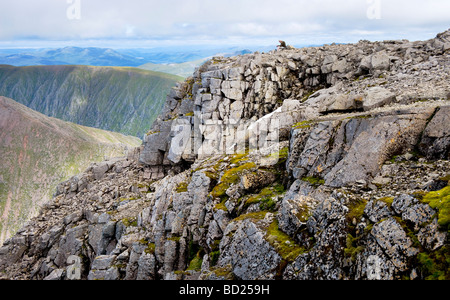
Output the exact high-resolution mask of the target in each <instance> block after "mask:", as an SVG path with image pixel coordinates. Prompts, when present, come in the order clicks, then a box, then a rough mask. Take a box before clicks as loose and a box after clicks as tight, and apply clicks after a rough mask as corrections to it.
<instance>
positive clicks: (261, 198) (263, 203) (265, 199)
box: [244, 183, 285, 211]
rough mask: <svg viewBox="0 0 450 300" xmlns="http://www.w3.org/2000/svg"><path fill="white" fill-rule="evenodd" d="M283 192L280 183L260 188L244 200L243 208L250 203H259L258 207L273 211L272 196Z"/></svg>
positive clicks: (274, 203) (274, 204) (283, 189)
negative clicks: (258, 191)
mask: <svg viewBox="0 0 450 300" xmlns="http://www.w3.org/2000/svg"><path fill="white" fill-rule="evenodd" d="M284 192H285V188H284V186H283V185H282V184H279V183H275V184H274V185H273V186H270V187H266V188H264V189H262V190H261V192H260V193H259V194H257V195H253V196H251V197H250V198H248V200H247V201H246V202H245V205H244V208H247V207H249V206H250V205H252V204H256V203H259V204H260V206H259V208H260V209H261V210H263V211H274V210H275V206H276V204H277V203H276V201H275V200H274V199H273V198H274V197H276V196H278V195H281V194H283V193H284Z"/></svg>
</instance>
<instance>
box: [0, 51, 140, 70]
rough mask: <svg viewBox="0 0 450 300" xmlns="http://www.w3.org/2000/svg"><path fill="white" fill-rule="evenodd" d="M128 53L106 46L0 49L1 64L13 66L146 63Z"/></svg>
mask: <svg viewBox="0 0 450 300" xmlns="http://www.w3.org/2000/svg"><path fill="white" fill-rule="evenodd" d="M146 62H147V61H145V60H144V59H139V58H136V57H133V56H130V55H127V54H122V53H119V52H117V51H114V50H112V49H104V48H79V47H65V48H60V49H29V50H20V49H19V50H16V51H15V52H14V51H13V50H8V51H6V50H4V51H3V52H2V51H0V64H8V65H13V66H35V65H90V66H118V67H122V66H126V67H136V66H139V65H142V64H143V63H146Z"/></svg>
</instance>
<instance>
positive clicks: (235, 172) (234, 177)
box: [211, 163, 256, 198]
mask: <svg viewBox="0 0 450 300" xmlns="http://www.w3.org/2000/svg"><path fill="white" fill-rule="evenodd" d="M253 168H256V165H255V163H246V164H243V165H242V166H239V167H236V168H233V169H230V170H227V171H225V173H224V174H223V176H222V178H221V179H220V183H219V184H218V185H216V186H215V187H214V189H213V190H212V192H211V196H213V197H214V198H222V197H224V196H226V191H227V190H228V189H229V188H230V187H231V185H233V184H237V183H238V182H239V181H240V179H241V176H242V174H243V173H244V172H245V171H248V170H251V169H253Z"/></svg>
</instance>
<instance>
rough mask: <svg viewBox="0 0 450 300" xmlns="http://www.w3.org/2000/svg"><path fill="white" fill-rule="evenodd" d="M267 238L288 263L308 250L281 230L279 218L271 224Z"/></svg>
mask: <svg viewBox="0 0 450 300" xmlns="http://www.w3.org/2000/svg"><path fill="white" fill-rule="evenodd" d="M265 239H266V240H267V241H268V242H269V244H270V245H271V246H272V247H274V248H275V250H276V251H277V253H278V254H279V255H280V256H281V257H282V258H283V260H284V261H286V262H288V263H291V262H293V261H294V260H295V259H296V258H297V257H298V256H299V255H300V254H302V253H305V252H306V250H305V248H303V247H301V246H299V245H298V244H297V243H296V242H295V241H294V240H293V239H292V238H291V237H290V236H289V235H287V234H285V233H284V232H283V231H281V230H280V228H279V225H278V221H277V220H275V221H273V222H272V224H270V226H269V228H268V229H267V234H266V236H265Z"/></svg>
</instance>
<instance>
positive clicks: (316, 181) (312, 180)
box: [302, 177, 325, 186]
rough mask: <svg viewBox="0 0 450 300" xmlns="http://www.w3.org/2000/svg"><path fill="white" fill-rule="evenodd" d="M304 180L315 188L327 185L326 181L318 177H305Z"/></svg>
mask: <svg viewBox="0 0 450 300" xmlns="http://www.w3.org/2000/svg"><path fill="white" fill-rule="evenodd" d="M302 180H303V181H306V182H309V183H310V184H311V185H314V186H321V185H324V184H325V180H324V179H322V178H318V177H303V178H302Z"/></svg>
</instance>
